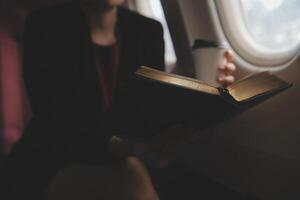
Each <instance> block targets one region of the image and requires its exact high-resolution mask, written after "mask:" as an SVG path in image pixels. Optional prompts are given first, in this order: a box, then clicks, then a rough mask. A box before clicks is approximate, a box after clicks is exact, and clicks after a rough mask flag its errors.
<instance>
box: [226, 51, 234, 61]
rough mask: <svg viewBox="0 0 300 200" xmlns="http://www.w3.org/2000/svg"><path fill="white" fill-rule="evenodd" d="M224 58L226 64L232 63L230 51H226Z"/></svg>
mask: <svg viewBox="0 0 300 200" xmlns="http://www.w3.org/2000/svg"><path fill="white" fill-rule="evenodd" d="M224 57H225V58H226V60H227V62H228V63H232V62H233V61H234V59H233V52H232V50H230V49H227V50H226V51H225V53H224Z"/></svg>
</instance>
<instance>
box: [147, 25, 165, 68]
mask: <svg viewBox="0 0 300 200" xmlns="http://www.w3.org/2000/svg"><path fill="white" fill-rule="evenodd" d="M144 30H146V31H147V33H145V34H144V35H145V39H144V41H145V43H144V47H143V49H144V60H143V64H144V65H146V66H148V67H153V68H155V69H159V70H164V69H165V43H164V32H163V27H162V25H161V24H160V23H159V22H157V21H151V24H149V26H148V27H147V28H145V29H144Z"/></svg>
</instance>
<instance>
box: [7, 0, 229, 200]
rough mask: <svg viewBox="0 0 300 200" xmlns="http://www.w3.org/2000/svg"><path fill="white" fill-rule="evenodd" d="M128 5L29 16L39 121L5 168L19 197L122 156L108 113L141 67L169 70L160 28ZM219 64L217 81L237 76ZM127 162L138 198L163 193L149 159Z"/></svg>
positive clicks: (30, 67) (30, 75) (91, 1)
mask: <svg viewBox="0 0 300 200" xmlns="http://www.w3.org/2000/svg"><path fill="white" fill-rule="evenodd" d="M123 3H124V0H79V1H74V2H71V3H66V4H63V5H59V6H54V7H50V8H45V9H41V10H38V11H36V12H34V13H32V15H31V16H29V17H28V19H27V23H26V27H25V33H24V73H23V74H24V80H25V83H26V86H27V89H28V93H29V97H30V102H31V106H32V110H33V118H32V119H31V121H30V123H29V125H28V127H27V129H26V131H25V134H24V136H23V138H22V139H21V141H20V142H19V143H18V144H17V145H16V146H15V148H14V150H13V152H12V155H11V158H10V160H9V162H8V165H7V166H8V167H9V169H10V170H9V176H10V183H11V185H12V189H13V190H14V191H17V192H14V194H17V197H16V198H19V197H23V198H24V197H25V196H26V198H28V199H29V198H30V199H39V198H40V197H41V195H42V193H43V191H44V189H45V187H46V186H47V184H48V182H49V180H50V179H51V177H53V176H54V175H55V174H56V173H57V172H58V171H59V170H60V169H62V168H63V167H65V166H68V165H74V164H82V163H84V164H97V165H100V166H101V165H104V164H106V163H114V162H115V163H117V164H116V165H117V166H118V165H119V163H120V161H118V159H116V158H115V157H114V155H113V154H118V155H119V154H122V151H123V150H124V149H122V147H123V146H124V145H123V146H122V145H120V144H121V143H122V142H121V143H114V142H111V141H113V140H111V137H112V134H111V133H108V132H106V131H105V130H103V126H102V125H101V124H102V123H103V119H104V118H105V111H106V110H107V109H108V108H109V107H110V105H111V104H112V102H113V98H114V94H116V93H118V91H120V90H122V87H123V86H124V85H126V82H127V81H128V80H129V79H130V77H131V76H132V74H133V73H134V72H135V71H136V69H137V68H138V67H139V66H141V65H146V66H152V67H157V68H158V69H161V70H162V69H163V68H164V42H163V30H162V27H161V25H160V24H159V23H158V22H156V21H154V20H151V19H148V18H145V17H142V16H140V15H138V14H136V13H134V12H131V11H129V10H127V9H124V8H122V7H119V6H120V5H121V4H123ZM229 57H230V56H229ZM221 68H222V72H223V73H221V75H220V77H219V79H220V80H221V81H224V82H226V81H229V82H231V81H233V77H232V76H231V75H230V73H231V72H232V71H233V70H234V66H233V65H232V64H231V63H229V64H228V65H226V66H222V67H221ZM225 74H226V75H227V76H226V75H225ZM109 146H110V147H111V148H109ZM125 146H126V145H125ZM120 149H121V150H120ZM116 160H117V161H116ZM24 163H26V164H24ZM125 163H126V165H125V169H126V170H125V171H127V172H128V173H131V172H132V173H131V174H133V175H132V176H131V179H134V180H136V181H135V182H134V181H133V182H134V183H132V185H142V186H141V188H142V189H141V190H137V189H132V190H131V191H130V192H131V193H132V194H133V196H134V197H132V198H133V199H145V198H143V196H142V195H141V192H140V191H143V192H142V193H144V192H145V193H147V194H149V196H151V197H150V199H155V198H158V197H157V195H156V193H155V191H154V189H153V187H152V184H151V181H150V179H149V176H148V174H147V171H146V168H145V167H144V166H143V163H142V162H141V161H140V160H139V159H137V158H135V157H129V158H125ZM20 165H21V166H20ZM16 173H17V174H16ZM28 180H30V182H29V183H28Z"/></svg>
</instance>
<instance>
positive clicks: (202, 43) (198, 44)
mask: <svg viewBox="0 0 300 200" xmlns="http://www.w3.org/2000/svg"><path fill="white" fill-rule="evenodd" d="M227 47H228V45H227V43H226V42H219V41H209V40H203V39H197V40H195V42H194V45H193V47H192V50H196V49H200V48H227Z"/></svg>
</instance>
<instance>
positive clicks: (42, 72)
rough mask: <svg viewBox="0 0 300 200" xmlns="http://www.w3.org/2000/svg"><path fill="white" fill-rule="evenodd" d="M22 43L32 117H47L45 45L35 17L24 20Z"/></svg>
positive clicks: (47, 93) (24, 76) (47, 94)
mask: <svg viewBox="0 0 300 200" xmlns="http://www.w3.org/2000/svg"><path fill="white" fill-rule="evenodd" d="M23 41H24V43H23V45H24V46H23V78H24V82H25V86H26V89H27V92H28V96H29V100H30V104H31V107H32V111H33V114H34V115H47V114H49V113H48V111H49V110H47V109H46V108H47V107H48V106H47V104H48V105H49V104H50V102H51V98H50V95H49V91H48V88H47V84H46V83H47V78H48V76H47V68H46V67H45V63H46V62H47V60H48V59H47V56H48V55H47V48H46V46H47V43H46V40H44V38H43V33H42V31H41V30H40V25H39V21H38V20H37V17H34V16H33V15H31V16H29V17H28V18H27V20H26V23H25V31H24V36H23Z"/></svg>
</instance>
